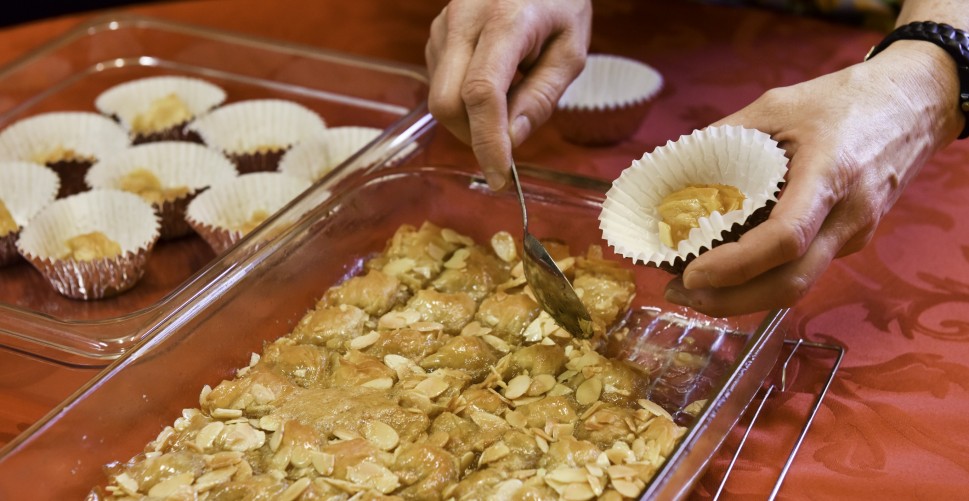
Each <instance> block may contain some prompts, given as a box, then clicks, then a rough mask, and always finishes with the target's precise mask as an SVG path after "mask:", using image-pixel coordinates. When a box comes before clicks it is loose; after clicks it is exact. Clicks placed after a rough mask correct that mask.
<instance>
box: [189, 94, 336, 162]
mask: <svg viewBox="0 0 969 501" xmlns="http://www.w3.org/2000/svg"><path fill="white" fill-rule="evenodd" d="M187 130H189V131H195V132H197V133H198V134H199V136H200V137H201V138H202V140H203V141H204V143H205V144H206V145H208V146H209V147H212V148H215V149H217V150H219V151H221V152H223V153H224V154H225V155H226V157H228V158H229V159H231V160H232V161H233V162H235V163H236V168H237V169H238V170H239V173H240V174H248V173H251V172H264V171H274V170H276V169H277V168H278V166H279V161H280V158H281V157H282V156H283V154H284V153H285V152H286V151H287V150H289V149H290V148H292V147H293V146H294V145H295V144H297V143H299V142H300V141H303V140H304V139H307V138H311V137H315V136H319V135H320V134H321V133H322V132H323V131H324V130H326V123H325V121H324V120H323V118H321V117H320V116H319V115H318V114H316V112H314V111H313V110H311V109H309V108H307V107H305V106H303V105H301V104H299V103H296V102H293V101H286V100H282V99H253V100H248V101H239V102H236V103H232V104H227V105H224V106H221V107H219V108H217V109H215V110H213V111H212V112H211V113H209V114H207V115H205V116H202V117H199V118H198V119H196V120H194V121H192V123H190V124H189V125H188V126H187Z"/></svg>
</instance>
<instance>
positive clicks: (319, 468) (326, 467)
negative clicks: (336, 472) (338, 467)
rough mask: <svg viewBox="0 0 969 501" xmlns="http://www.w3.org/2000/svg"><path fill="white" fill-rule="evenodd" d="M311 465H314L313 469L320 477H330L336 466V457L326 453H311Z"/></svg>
mask: <svg viewBox="0 0 969 501" xmlns="http://www.w3.org/2000/svg"><path fill="white" fill-rule="evenodd" d="M310 463H311V464H312V465H313V469H315V470H316V472H317V473H319V474H320V475H330V474H332V473H333V465H334V464H336V457H335V456H334V455H333V454H329V453H326V452H320V451H311V452H310Z"/></svg>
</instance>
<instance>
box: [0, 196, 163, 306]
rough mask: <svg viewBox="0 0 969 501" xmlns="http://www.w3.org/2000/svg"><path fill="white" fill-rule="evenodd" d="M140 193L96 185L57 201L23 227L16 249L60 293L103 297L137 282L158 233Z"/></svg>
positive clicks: (152, 217)
mask: <svg viewBox="0 0 969 501" xmlns="http://www.w3.org/2000/svg"><path fill="white" fill-rule="evenodd" d="M158 228H159V222H158V218H157V216H156V215H155V211H154V210H153V209H152V207H151V205H149V204H148V203H147V202H145V201H144V200H142V199H141V198H140V197H138V196H137V195H133V194H131V193H126V192H123V191H116V190H92V191H88V192H84V193H79V194H77V195H72V196H70V197H67V198H63V199H60V200H57V201H55V202H54V203H52V204H50V205H49V206H47V207H46V208H45V209H43V210H42V211H40V213H38V214H37V216H36V217H34V218H33V219H32V220H31V221H30V224H29V225H28V226H27V227H26V228H24V230H23V231H22V232H21V235H20V239H19V240H17V249H18V251H19V252H20V254H21V255H22V256H23V257H24V258H26V259H27V261H29V262H30V263H31V264H32V265H33V266H34V267H35V268H37V270H38V271H40V272H41V274H43V275H44V277H45V278H47V280H48V281H49V282H50V283H51V285H52V286H53V287H54V288H55V289H56V290H57V291H58V292H59V293H61V294H63V295H65V296H67V297H70V298H75V299H100V298H106V297H110V296H113V295H116V294H119V293H122V292H124V291H126V290H128V289H130V288H131V287H133V286H134V285H135V284H136V283H137V282H138V280H140V279H141V277H142V275H144V272H145V265H146V263H147V261H148V259H149V256H150V255H151V251H152V249H153V248H154V245H155V242H156V241H157V240H158V236H159V230H158Z"/></svg>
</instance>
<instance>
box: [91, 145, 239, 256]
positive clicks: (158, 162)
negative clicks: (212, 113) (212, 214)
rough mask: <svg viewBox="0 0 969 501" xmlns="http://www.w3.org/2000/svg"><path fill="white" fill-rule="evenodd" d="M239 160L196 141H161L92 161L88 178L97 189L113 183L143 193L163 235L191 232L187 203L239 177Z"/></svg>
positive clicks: (122, 188) (117, 187)
mask: <svg viewBox="0 0 969 501" xmlns="http://www.w3.org/2000/svg"><path fill="white" fill-rule="evenodd" d="M236 176H237V173H236V168H235V165H233V164H232V162H230V161H229V159H227V158H225V156H223V155H222V154H221V153H219V152H218V151H215V150H213V149H211V148H206V147H205V146H203V145H201V144H197V143H189V142H185V141H159V142H154V143H144V144H141V145H138V146H134V147H132V148H128V149H127V150H124V151H121V152H119V153H115V154H114V155H111V156H109V157H107V158H105V159H103V160H101V161H99V162H98V163H96V164H94V165H93V166H91V169H90V170H89V171H88V173H87V176H86V178H85V180H86V181H87V184H88V186H90V187H92V188H94V189H115V190H122V191H128V192H131V193H135V194H137V195H139V196H141V197H142V198H143V199H144V200H145V201H146V202H148V203H150V204H151V205H152V207H154V208H155V212H156V213H157V214H158V216H159V218H160V219H161V238H162V239H165V240H167V239H173V238H178V237H181V236H184V235H187V234H189V233H191V231H192V227H191V226H189V224H188V222H186V221H185V208H186V207H188V204H189V202H191V201H192V199H193V198H194V197H195V195H196V194H197V193H199V192H201V191H202V190H204V189H206V188H208V187H209V186H213V185H217V184H222V183H225V182H228V181H230V180H232V179H235V177H236Z"/></svg>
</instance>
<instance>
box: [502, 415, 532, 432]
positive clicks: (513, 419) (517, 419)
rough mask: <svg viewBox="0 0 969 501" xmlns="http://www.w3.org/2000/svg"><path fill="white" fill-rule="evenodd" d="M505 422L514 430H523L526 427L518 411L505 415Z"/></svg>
mask: <svg viewBox="0 0 969 501" xmlns="http://www.w3.org/2000/svg"><path fill="white" fill-rule="evenodd" d="M505 421H508V424H510V425H512V426H513V427H515V428H519V429H524V428H525V426H526V425H528V420H527V419H526V418H525V415H524V414H522V413H521V412H518V411H508V412H506V413H505Z"/></svg>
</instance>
